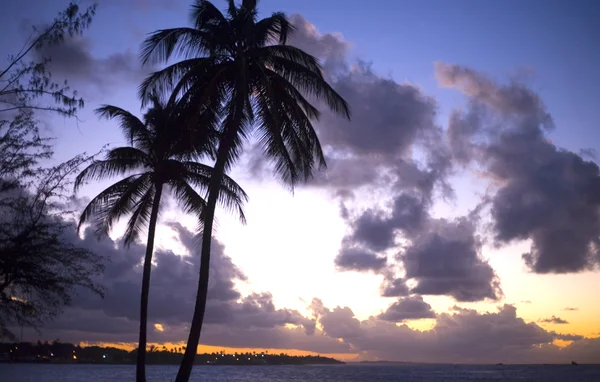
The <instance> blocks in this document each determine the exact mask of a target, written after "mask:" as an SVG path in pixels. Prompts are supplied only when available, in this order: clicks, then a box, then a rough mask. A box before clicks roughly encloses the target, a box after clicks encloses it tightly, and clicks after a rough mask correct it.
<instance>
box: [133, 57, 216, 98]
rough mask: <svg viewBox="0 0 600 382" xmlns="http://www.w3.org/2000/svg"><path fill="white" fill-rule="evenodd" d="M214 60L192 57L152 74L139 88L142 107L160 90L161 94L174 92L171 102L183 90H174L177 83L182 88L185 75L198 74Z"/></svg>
mask: <svg viewBox="0 0 600 382" xmlns="http://www.w3.org/2000/svg"><path fill="white" fill-rule="evenodd" d="M214 62H215V60H214V58H206V57H201V58H190V59H188V60H183V61H180V62H177V63H175V64H172V65H169V66H167V67H166V68H164V69H162V70H159V71H156V72H154V73H152V74H150V75H149V76H148V77H146V79H144V81H143V82H142V83H141V84H140V87H139V89H138V96H139V97H140V99H141V100H142V107H143V106H146V105H147V104H148V103H149V102H150V101H151V100H150V95H151V94H152V93H153V92H158V93H160V94H171V93H172V94H173V96H171V98H170V100H169V103H171V102H172V100H173V98H176V97H177V96H178V95H179V93H180V92H181V90H176V91H174V90H175V88H176V86H177V85H179V87H180V88H181V87H182V86H183V85H181V84H180V82H182V79H183V77H184V76H185V75H187V74H190V73H196V75H197V73H198V72H199V71H200V69H201V68H203V67H209V65H211V64H213V63H214ZM193 69H195V70H193ZM183 83H184V84H185V83H186V82H185V81H184V82H183Z"/></svg>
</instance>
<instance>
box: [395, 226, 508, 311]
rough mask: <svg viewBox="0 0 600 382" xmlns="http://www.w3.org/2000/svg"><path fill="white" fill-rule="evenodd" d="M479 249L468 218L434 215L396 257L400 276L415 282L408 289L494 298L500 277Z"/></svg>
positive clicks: (472, 298)
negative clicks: (398, 261)
mask: <svg viewBox="0 0 600 382" xmlns="http://www.w3.org/2000/svg"><path fill="white" fill-rule="evenodd" d="M480 251H481V242H480V240H479V239H478V238H477V236H476V235H475V227H474V225H473V222H472V221H470V220H468V219H466V218H458V219H455V220H453V221H449V220H445V219H438V220H433V221H432V222H431V226H430V227H429V229H428V230H426V231H425V232H424V233H423V234H421V235H419V236H418V237H417V238H415V239H414V240H413V243H412V245H411V246H410V247H409V248H408V249H406V251H404V252H401V253H399V255H398V259H399V260H401V261H402V263H403V264H404V268H405V271H406V274H405V276H404V277H405V278H407V279H414V280H416V281H417V282H418V283H417V285H416V286H415V287H414V288H412V289H411V292H412V293H418V294H424V295H448V296H451V297H453V298H454V299H455V300H457V301H480V300H483V299H486V298H488V299H491V300H496V299H498V298H499V297H500V296H501V295H502V292H501V290H500V281H499V279H498V276H497V275H496V273H495V272H494V270H493V269H492V267H491V266H490V265H489V263H487V262H486V261H484V260H482V259H481V257H480V255H479V253H480Z"/></svg>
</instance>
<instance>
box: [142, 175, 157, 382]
mask: <svg viewBox="0 0 600 382" xmlns="http://www.w3.org/2000/svg"><path fill="white" fill-rule="evenodd" d="M161 195H162V184H161V185H157V186H156V193H155V195H154V202H153V203H152V212H151V213H150V222H149V223H150V224H149V226H148V243H147V244H146V256H145V257H144V271H143V273H142V297H141V302H140V338H139V344H138V353H137V364H136V371H135V380H136V382H146V334H147V328H148V295H149V294H150V272H151V271H152V254H153V252H154V234H155V232H156V221H157V220H158V207H159V206H160V198H161Z"/></svg>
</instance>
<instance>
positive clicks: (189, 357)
mask: <svg viewBox="0 0 600 382" xmlns="http://www.w3.org/2000/svg"><path fill="white" fill-rule="evenodd" d="M221 151H225V147H223V150H221V147H219V155H218V156H217V163H215V167H214V170H213V173H212V174H211V179H210V184H209V189H208V200H207V203H206V207H205V210H204V222H203V223H204V224H203V231H202V252H201V257H200V279H199V280H198V291H197V292H196V305H195V307H194V316H193V318H192V325H191V327H190V334H189V337H188V342H187V345H186V347H185V353H184V354H183V359H182V360H181V366H180V367H179V372H178V373H177V378H175V382H187V381H189V379H190V375H191V374H192V367H193V366H194V359H195V357H196V353H197V351H198V343H199V342H200V333H201V331H202V323H203V322H204V312H205V309H206V299H207V295H208V278H209V270H210V247H211V241H212V228H213V220H214V217H215V209H216V206H217V200H218V198H219V191H220V188H221V187H220V186H221V181H222V180H223V175H224V170H225V160H224V159H225V158H222V157H224V156H225V155H223V154H225V153H222V152H221ZM219 159H220V160H219Z"/></svg>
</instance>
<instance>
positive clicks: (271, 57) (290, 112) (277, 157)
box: [140, 0, 350, 382]
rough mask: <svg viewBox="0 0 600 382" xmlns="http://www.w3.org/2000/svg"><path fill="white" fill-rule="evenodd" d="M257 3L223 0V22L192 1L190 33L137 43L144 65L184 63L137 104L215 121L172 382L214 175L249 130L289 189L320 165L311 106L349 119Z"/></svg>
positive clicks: (207, 237) (185, 364)
mask: <svg viewBox="0 0 600 382" xmlns="http://www.w3.org/2000/svg"><path fill="white" fill-rule="evenodd" d="M257 2H258V1H257V0H243V1H242V4H241V5H240V6H238V5H236V4H235V2H234V0H228V8H227V10H226V12H225V14H223V13H222V12H221V11H220V10H219V9H218V8H217V7H216V6H215V5H213V4H212V3H211V2H210V1H207V0H196V1H195V2H194V4H193V6H192V10H191V18H192V22H193V26H192V27H183V28H173V29H164V30H158V31H156V32H154V33H152V34H151V35H150V36H149V37H148V38H147V39H146V41H145V42H144V43H143V45H142V60H143V62H144V63H148V62H153V63H159V62H161V63H166V62H168V61H169V60H170V59H171V58H172V56H173V55H174V54H177V55H178V56H179V57H180V58H182V59H183V60H182V61H180V62H177V63H175V64H173V65H170V66H168V67H166V68H165V69H163V70H161V71H158V72H156V73H153V74H152V75H150V76H149V77H148V78H147V79H146V80H145V81H144V83H143V84H142V86H141V87H140V95H141V96H142V98H144V97H145V96H146V95H147V94H149V93H151V91H153V90H161V91H166V90H169V91H172V92H173V97H174V98H181V99H185V100H186V101H187V104H188V105H204V104H205V103H206V102H210V103H211V104H213V105H215V104H219V105H221V107H222V115H223V121H222V128H221V135H220V139H219V145H218V149H217V156H216V162H215V166H214V171H215V172H214V175H213V177H212V178H211V183H210V185H209V187H208V200H207V206H206V207H207V208H206V210H205V215H204V225H203V227H204V231H203V236H202V256H201V264H200V279H199V282H198V294H197V297H196V307H195V310H194V316H193V320H192V325H191V328H190V334H189V338H188V343H187V350H186V352H185V355H184V358H183V360H182V364H181V368H180V370H179V373H178V375H177V379H176V380H177V381H179V382H181V381H187V380H188V379H189V376H190V373H191V369H192V366H193V363H194V357H195V355H196V351H197V346H198V342H199V339H200V332H201V329H202V322H203V317H204V311H205V308H206V296H207V292H208V277H209V264H210V247H211V239H212V226H213V217H214V213H215V207H216V202H217V200H218V196H219V187H218V186H219V182H220V177H221V176H224V174H225V173H226V172H227V171H228V170H229V169H230V168H231V166H232V165H233V164H234V163H235V161H236V159H237V158H239V156H240V154H241V152H242V149H243V143H244V141H245V140H246V138H248V137H249V136H250V135H251V134H252V133H255V132H257V133H258V134H259V142H260V143H261V144H262V147H263V149H264V152H265V155H266V156H267V157H268V159H269V160H271V161H273V162H274V164H275V166H274V170H275V173H276V175H277V176H279V177H280V178H281V179H282V180H283V181H284V182H285V183H287V184H288V185H289V186H290V188H291V189H292V190H293V187H294V185H295V184H297V183H298V182H300V181H305V180H307V179H309V178H310V177H311V176H312V174H313V171H314V169H315V167H318V168H324V167H325V159H324V156H323V152H322V150H321V145H320V143H319V139H318V137H317V135H316V133H315V131H314V129H313V126H312V120H314V119H318V117H319V110H318V109H317V108H316V107H315V106H314V105H313V104H312V103H311V100H309V99H312V100H316V101H322V102H324V103H325V104H326V105H327V106H328V107H329V108H330V109H331V110H333V111H334V112H335V113H337V114H341V115H343V116H345V117H347V118H350V110H349V107H348V105H347V103H346V102H345V101H344V99H342V97H340V95H338V94H337V93H336V92H335V90H333V88H332V87H331V86H330V85H329V84H328V83H327V81H326V80H325V79H324V77H323V74H322V69H321V65H320V64H319V62H318V60H317V59H316V58H315V57H313V56H311V55H309V54H307V53H306V52H304V51H302V50H300V49H298V48H296V47H293V46H290V45H286V42H287V40H288V37H289V36H290V35H291V34H292V32H293V31H294V27H293V26H292V25H291V24H290V23H289V21H288V20H287V18H286V16H285V14H283V13H281V12H277V13H274V14H273V15H271V16H270V17H267V18H264V19H261V20H259V19H258V10H257ZM307 97H309V99H307Z"/></svg>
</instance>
